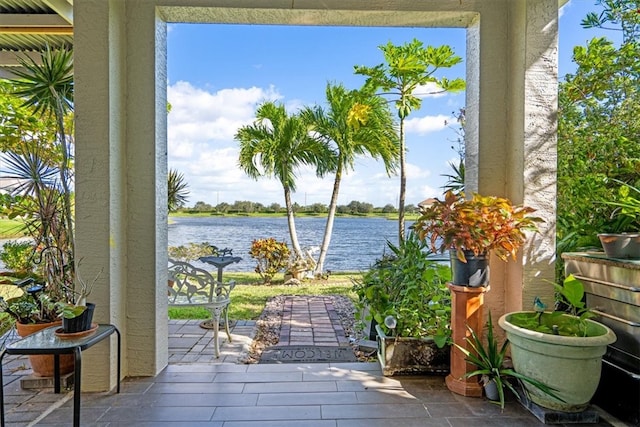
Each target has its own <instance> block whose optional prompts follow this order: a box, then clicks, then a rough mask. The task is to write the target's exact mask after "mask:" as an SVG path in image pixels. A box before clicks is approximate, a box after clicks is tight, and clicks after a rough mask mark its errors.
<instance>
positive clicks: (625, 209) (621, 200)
mask: <svg viewBox="0 0 640 427" xmlns="http://www.w3.org/2000/svg"><path fill="white" fill-rule="evenodd" d="M611 181H614V182H616V183H618V184H620V187H619V188H618V194H617V196H618V197H617V199H616V200H605V201H604V202H603V203H605V204H606V205H609V206H613V207H614V208H615V210H614V211H613V212H612V214H611V217H612V218H613V219H615V220H617V222H616V224H615V228H616V229H618V230H624V231H640V188H638V187H635V186H633V185H631V184H629V183H626V182H624V181H620V180H618V179H612V180H611Z"/></svg>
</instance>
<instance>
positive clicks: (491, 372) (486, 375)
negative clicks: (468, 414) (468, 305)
mask: <svg viewBox="0 0 640 427" xmlns="http://www.w3.org/2000/svg"><path fill="white" fill-rule="evenodd" d="M467 329H468V330H469V334H470V336H469V337H467V338H465V340H466V341H467V343H468V344H469V347H471V351H469V350H467V349H466V348H464V347H462V346H460V345H458V344H455V346H456V347H457V348H458V349H459V350H460V351H461V352H462V353H463V354H464V355H465V356H466V357H465V360H467V361H468V362H469V363H472V364H473V365H475V366H476V368H478V369H476V370H475V371H471V372H467V373H466V374H465V375H464V376H465V378H469V377H474V376H476V375H480V376H481V382H482V383H483V385H484V384H486V383H488V382H490V381H495V383H496V386H497V388H498V401H497V403H498V404H499V405H500V408H502V409H504V389H505V388H508V389H509V390H511V391H512V392H513V393H514V394H516V395H517V392H516V389H515V388H514V386H513V385H512V384H511V382H509V377H512V378H515V379H517V380H520V381H525V382H527V383H529V384H531V385H533V386H534V387H536V388H538V389H540V390H541V391H542V392H544V393H546V394H548V395H550V396H552V397H554V398H556V399H558V400H560V401H562V402H564V400H563V399H562V398H560V397H559V396H558V395H557V394H555V393H554V391H555V389H553V388H551V387H549V386H547V385H545V384H543V383H541V382H540V381H538V380H535V379H533V378H530V377H528V376H526V375H522V374H520V373H518V372H516V371H515V370H513V369H512V368H509V367H506V366H505V357H506V354H507V349H508V345H509V341H506V340H505V341H504V343H502V346H500V345H499V344H498V340H497V339H496V337H495V335H494V332H493V322H492V321H491V313H489V321H488V327H487V343H486V345H485V344H484V342H483V341H482V339H480V337H479V336H478V334H477V333H476V331H474V330H473V328H471V327H470V326H469V325H467Z"/></svg>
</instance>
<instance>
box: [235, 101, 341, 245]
mask: <svg viewBox="0 0 640 427" xmlns="http://www.w3.org/2000/svg"><path fill="white" fill-rule="evenodd" d="M235 139H236V140H237V141H239V143H240V156H239V162H238V163H239V165H240V167H241V168H242V169H243V170H244V172H245V173H246V174H247V175H248V176H249V177H251V178H253V179H258V178H259V177H263V176H267V177H275V178H276V179H278V181H280V183H281V184H282V189H283V192H284V202H285V208H286V210H287V224H288V226H289V236H290V238H291V245H292V246H293V250H294V253H295V256H296V257H298V258H302V257H303V254H302V250H301V249H300V244H299V243H298V234H297V232H296V225H295V219H294V217H295V215H294V205H293V204H292V202H291V193H292V192H295V190H296V169H298V168H299V167H301V166H311V167H314V168H315V169H316V173H317V175H318V176H320V177H321V176H324V174H325V173H327V171H329V170H332V169H333V162H334V160H333V159H334V158H335V156H334V155H333V154H332V153H331V150H330V149H329V147H328V146H327V145H326V144H324V143H322V142H321V141H320V140H318V139H316V138H313V137H312V136H311V135H310V132H309V129H308V127H307V125H306V124H305V122H304V121H303V120H302V119H301V118H300V116H299V115H296V114H292V115H289V114H288V113H287V111H286V110H285V107H284V105H282V104H277V103H275V102H272V101H266V102H264V103H262V104H261V105H260V106H258V109H257V110H256V120H255V121H254V122H253V124H251V125H247V126H243V127H241V128H240V129H238V131H237V132H236V135H235Z"/></svg>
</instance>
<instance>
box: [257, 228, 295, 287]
mask: <svg viewBox="0 0 640 427" xmlns="http://www.w3.org/2000/svg"><path fill="white" fill-rule="evenodd" d="M249 255H251V258H253V259H255V260H256V261H258V265H257V266H256V268H255V271H256V273H258V274H259V275H260V277H261V278H262V280H263V283H269V282H271V279H272V278H273V276H275V275H276V273H278V272H279V271H282V270H284V269H285V268H286V267H287V264H288V262H289V255H290V251H289V247H288V246H287V243H286V242H278V241H276V239H275V238H273V237H270V238H268V239H257V240H253V242H251V250H250V251H249Z"/></svg>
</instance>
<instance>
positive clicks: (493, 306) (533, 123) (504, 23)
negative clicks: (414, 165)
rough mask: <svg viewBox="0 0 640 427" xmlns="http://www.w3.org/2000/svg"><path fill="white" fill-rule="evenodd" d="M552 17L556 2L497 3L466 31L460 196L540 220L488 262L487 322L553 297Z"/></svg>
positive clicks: (554, 18) (554, 121)
mask: <svg viewBox="0 0 640 427" xmlns="http://www.w3.org/2000/svg"><path fill="white" fill-rule="evenodd" d="M557 18H558V2H557V1H556V0H522V1H517V2H514V1H505V2H503V3H502V6H500V7H497V6H495V5H494V7H493V8H491V9H487V10H483V12H482V13H481V15H480V18H479V19H478V20H477V21H476V22H475V23H474V24H473V25H472V26H471V27H470V28H469V29H468V33H467V84H468V89H467V111H468V112H469V115H468V117H467V119H468V120H467V129H468V130H467V134H466V136H467V152H466V154H467V162H468V164H467V183H466V184H467V192H474V191H475V192H479V193H481V194H486V195H498V196H505V197H508V198H509V199H511V200H512V201H513V202H514V203H515V204H522V203H524V204H526V205H528V206H531V207H533V208H535V209H537V212H536V215H537V216H539V217H541V218H543V219H544V220H545V222H544V224H542V225H541V227H540V228H541V232H540V234H538V235H536V236H534V238H533V239H532V240H530V242H529V244H528V245H527V246H526V247H524V248H523V249H522V250H521V253H520V256H519V258H518V259H517V260H516V261H509V262H508V263H504V262H502V261H500V260H499V259H497V258H496V257H492V259H491V292H488V293H487V294H486V296H485V304H486V305H487V309H486V310H485V312H487V313H488V312H489V311H491V312H493V315H494V317H495V316H497V315H499V314H502V313H504V312H507V311H512V310H519V309H521V308H527V307H529V306H530V305H531V303H532V301H533V296H535V295H539V296H541V297H545V298H546V299H547V300H549V297H552V296H553V288H552V286H551V285H550V284H549V283H547V282H546V281H545V280H544V279H548V280H552V279H553V276H554V265H553V261H554V252H555V214H556V208H555V201H556V187H555V182H556V127H557V67H558V61H557V36H558V21H557ZM481 94H482V96H481Z"/></svg>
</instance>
